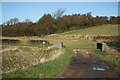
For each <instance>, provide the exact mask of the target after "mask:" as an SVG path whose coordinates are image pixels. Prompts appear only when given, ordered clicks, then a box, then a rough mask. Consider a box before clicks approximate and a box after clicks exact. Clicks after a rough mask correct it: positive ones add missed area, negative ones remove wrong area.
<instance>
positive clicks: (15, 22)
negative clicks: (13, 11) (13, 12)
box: [13, 17, 19, 25]
mask: <svg viewBox="0 0 120 80" xmlns="http://www.w3.org/2000/svg"><path fill="white" fill-rule="evenodd" d="M18 22H19V19H18V18H16V17H14V19H13V24H14V25H15V24H17V23H18Z"/></svg>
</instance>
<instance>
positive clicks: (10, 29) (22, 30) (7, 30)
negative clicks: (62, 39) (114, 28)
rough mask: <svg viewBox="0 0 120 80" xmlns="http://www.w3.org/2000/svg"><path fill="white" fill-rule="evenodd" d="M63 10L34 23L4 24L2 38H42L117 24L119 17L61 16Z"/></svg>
mask: <svg viewBox="0 0 120 80" xmlns="http://www.w3.org/2000/svg"><path fill="white" fill-rule="evenodd" d="M64 12H65V9H58V10H57V11H56V12H55V13H54V14H53V15H51V14H44V15H43V16H42V17H41V18H40V19H39V20H38V21H37V22H36V23H33V22H32V21H30V19H26V20H25V21H24V22H19V19H18V18H13V19H10V20H9V21H7V22H4V23H3V24H2V25H1V26H2V35H3V36H9V37H12V36H44V35H48V34H54V33H62V32H65V31H70V30H77V29H82V28H87V27H92V26H96V25H102V24H119V23H120V22H119V19H120V17H119V16H118V17H115V16H111V17H110V19H108V17H107V16H96V17H93V16H92V15H91V12H88V13H86V14H72V15H63V13H64Z"/></svg>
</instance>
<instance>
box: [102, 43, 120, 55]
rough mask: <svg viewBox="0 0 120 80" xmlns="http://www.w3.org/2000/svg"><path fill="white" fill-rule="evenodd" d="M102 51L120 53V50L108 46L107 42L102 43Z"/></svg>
mask: <svg viewBox="0 0 120 80" xmlns="http://www.w3.org/2000/svg"><path fill="white" fill-rule="evenodd" d="M102 51H103V52H108V53H111V54H120V53H119V51H117V50H115V49H113V48H111V47H109V46H107V45H106V44H105V43H102Z"/></svg>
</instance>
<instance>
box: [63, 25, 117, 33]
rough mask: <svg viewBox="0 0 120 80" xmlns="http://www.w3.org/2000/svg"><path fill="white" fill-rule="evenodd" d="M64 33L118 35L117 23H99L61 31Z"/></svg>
mask: <svg viewBox="0 0 120 80" xmlns="http://www.w3.org/2000/svg"><path fill="white" fill-rule="evenodd" d="M63 34H64V35H65V34H67V35H118V25H110V24H106V25H101V26H94V27H89V28H85V29H80V30H74V31H70V32H67V33H63Z"/></svg>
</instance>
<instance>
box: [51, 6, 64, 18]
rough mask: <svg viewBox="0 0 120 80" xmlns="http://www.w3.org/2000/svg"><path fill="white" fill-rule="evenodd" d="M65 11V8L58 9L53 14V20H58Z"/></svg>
mask: <svg viewBox="0 0 120 80" xmlns="http://www.w3.org/2000/svg"><path fill="white" fill-rule="evenodd" d="M65 10H66V9H65V8H64V9H63V8H60V9H58V10H57V11H56V12H55V13H53V15H52V17H53V18H54V19H59V18H60V17H61V16H62V15H63V14H64V13H65Z"/></svg>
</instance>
